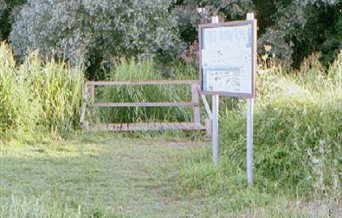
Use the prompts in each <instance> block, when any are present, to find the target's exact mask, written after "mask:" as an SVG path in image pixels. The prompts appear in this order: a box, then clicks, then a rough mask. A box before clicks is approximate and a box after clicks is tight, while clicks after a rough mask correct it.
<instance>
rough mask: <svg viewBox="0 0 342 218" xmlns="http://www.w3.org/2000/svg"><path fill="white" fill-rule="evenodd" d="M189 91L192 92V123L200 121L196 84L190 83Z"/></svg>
mask: <svg viewBox="0 0 342 218" xmlns="http://www.w3.org/2000/svg"><path fill="white" fill-rule="evenodd" d="M191 93H192V103H193V104H194V106H193V109H194V123H195V124H200V123H201V112H200V102H199V93H198V91H197V84H195V83H194V84H192V85H191Z"/></svg>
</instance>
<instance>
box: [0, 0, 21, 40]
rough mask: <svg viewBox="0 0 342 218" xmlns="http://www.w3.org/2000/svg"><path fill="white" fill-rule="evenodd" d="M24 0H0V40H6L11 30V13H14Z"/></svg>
mask: <svg viewBox="0 0 342 218" xmlns="http://www.w3.org/2000/svg"><path fill="white" fill-rule="evenodd" d="M25 2H26V0H0V40H6V39H7V38H8V35H9V33H10V32H11V26H12V14H13V13H16V12H17V11H18V10H17V9H18V8H19V7H20V5H23V4H24V3H25Z"/></svg>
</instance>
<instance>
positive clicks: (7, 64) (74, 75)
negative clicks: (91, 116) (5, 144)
mask: <svg viewBox="0 0 342 218" xmlns="http://www.w3.org/2000/svg"><path fill="white" fill-rule="evenodd" d="M82 87H83V72H82V70H81V69H77V68H70V67H69V66H68V65H67V64H66V63H64V62H56V61H53V60H50V61H46V62H43V61H42V60H41V59H39V58H38V56H37V54H35V53H31V54H30V55H29V56H28V57H27V58H26V60H25V62H24V63H23V64H22V65H20V66H17V65H16V63H15V61H14V58H13V55H12V52H11V49H10V48H9V47H8V45H7V44H5V43H1V45H0V139H4V138H12V137H17V138H19V139H21V138H25V135H26V136H29V137H35V136H37V135H44V134H45V133H57V134H59V133H62V132H63V131H65V130H72V129H73V128H74V127H76V126H77V125H78V117H79V108H80V104H81V96H82Z"/></svg>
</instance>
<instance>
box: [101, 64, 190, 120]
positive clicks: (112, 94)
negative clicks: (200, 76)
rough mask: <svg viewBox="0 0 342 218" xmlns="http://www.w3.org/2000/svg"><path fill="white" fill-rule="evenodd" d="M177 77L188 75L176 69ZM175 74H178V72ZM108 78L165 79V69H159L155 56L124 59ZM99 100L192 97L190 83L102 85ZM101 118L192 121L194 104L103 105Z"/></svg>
mask: <svg viewBox="0 0 342 218" xmlns="http://www.w3.org/2000/svg"><path fill="white" fill-rule="evenodd" d="M176 75H177V78H176V79H179V78H182V79H183V78H185V77H184V76H183V75H180V73H178V72H176ZM176 75H175V76H176ZM107 78H108V80H114V81H145V80H162V79H165V78H163V72H161V71H158V70H157V68H156V64H155V63H154V61H153V60H143V61H142V60H135V59H130V60H126V59H121V61H120V62H119V64H117V66H116V67H115V69H114V70H113V71H111V72H110V73H109V74H108V76H107ZM96 95H97V96H98V99H97V101H102V102H178V101H191V87H190V86H189V85H141V86H118V87H109V88H108V87H105V88H102V89H98V92H97V93H96ZM98 115H99V117H100V120H101V121H105V122H107V123H108V122H117V123H121V122H129V123H133V122H148V121H169V122H171V121H189V120H191V117H192V113H191V108H184V107H173V108H171V107H167V108H142V107H140V108H133V107H132V108H115V109H101V110H100V111H99V113H98Z"/></svg>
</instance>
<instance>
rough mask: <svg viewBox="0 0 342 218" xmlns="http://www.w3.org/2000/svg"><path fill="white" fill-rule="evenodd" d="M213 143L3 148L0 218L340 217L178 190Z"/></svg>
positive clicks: (87, 137) (78, 138)
mask: <svg viewBox="0 0 342 218" xmlns="http://www.w3.org/2000/svg"><path fill="white" fill-rule="evenodd" d="M206 144H207V143H203V142H190V141H189V140H188V139H186V140H184V139H183V140H182V139H178V140H168V139H165V138H164V139H163V137H159V138H158V137H156V138H148V137H140V138H132V136H131V138H129V137H123V136H122V135H117V134H109V133H87V132H83V133H78V134H76V135H74V136H72V137H71V138H69V139H67V140H59V141H46V142H45V143H41V144H33V145H21V144H14V145H5V146H3V145H2V146H1V143H0V218H2V217H4V218H7V217H11V218H12V217H15V218H19V217H25V218H31V217H32V218H37V217H42V218H43V217H44V218H45V217H49V218H50V217H56V218H57V217H58V218H59V217H66V218H69V217H327V215H329V214H331V212H330V211H333V213H332V216H331V217H341V216H339V214H342V210H340V209H339V206H338V205H337V206H334V207H331V206H330V205H329V204H325V203H324V202H320V201H312V202H308V203H304V204H303V203H300V204H298V203H296V202H293V201H292V200H287V199H286V197H284V196H279V197H275V195H267V194H265V193H260V192H253V190H232V191H233V192H231V193H233V194H232V195H228V194H227V193H222V195H220V194H219V195H213V196H210V195H206V194H204V195H203V192H202V191H201V190H199V192H198V193H179V192H178V191H177V190H179V189H178V188H179V187H178V186H179V181H178V179H179V178H180V177H178V173H179V169H180V168H181V166H182V165H183V164H186V162H187V158H189V157H191V156H192V157H193V156H194V154H196V153H197V152H199V153H201V152H204V151H205V150H206V149H209V148H208V147H207V146H205V145H206ZM199 179H200V178H199ZM234 193H235V194H234ZM260 196H262V197H264V198H267V199H268V200H267V201H268V202H269V203H268V205H267V207H266V208H263V207H262V205H260V204H258V202H259V200H260V199H259V197H260ZM248 202H249V203H248ZM246 204H247V205H246ZM232 207H235V209H234V208H233V209H232Z"/></svg>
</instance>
